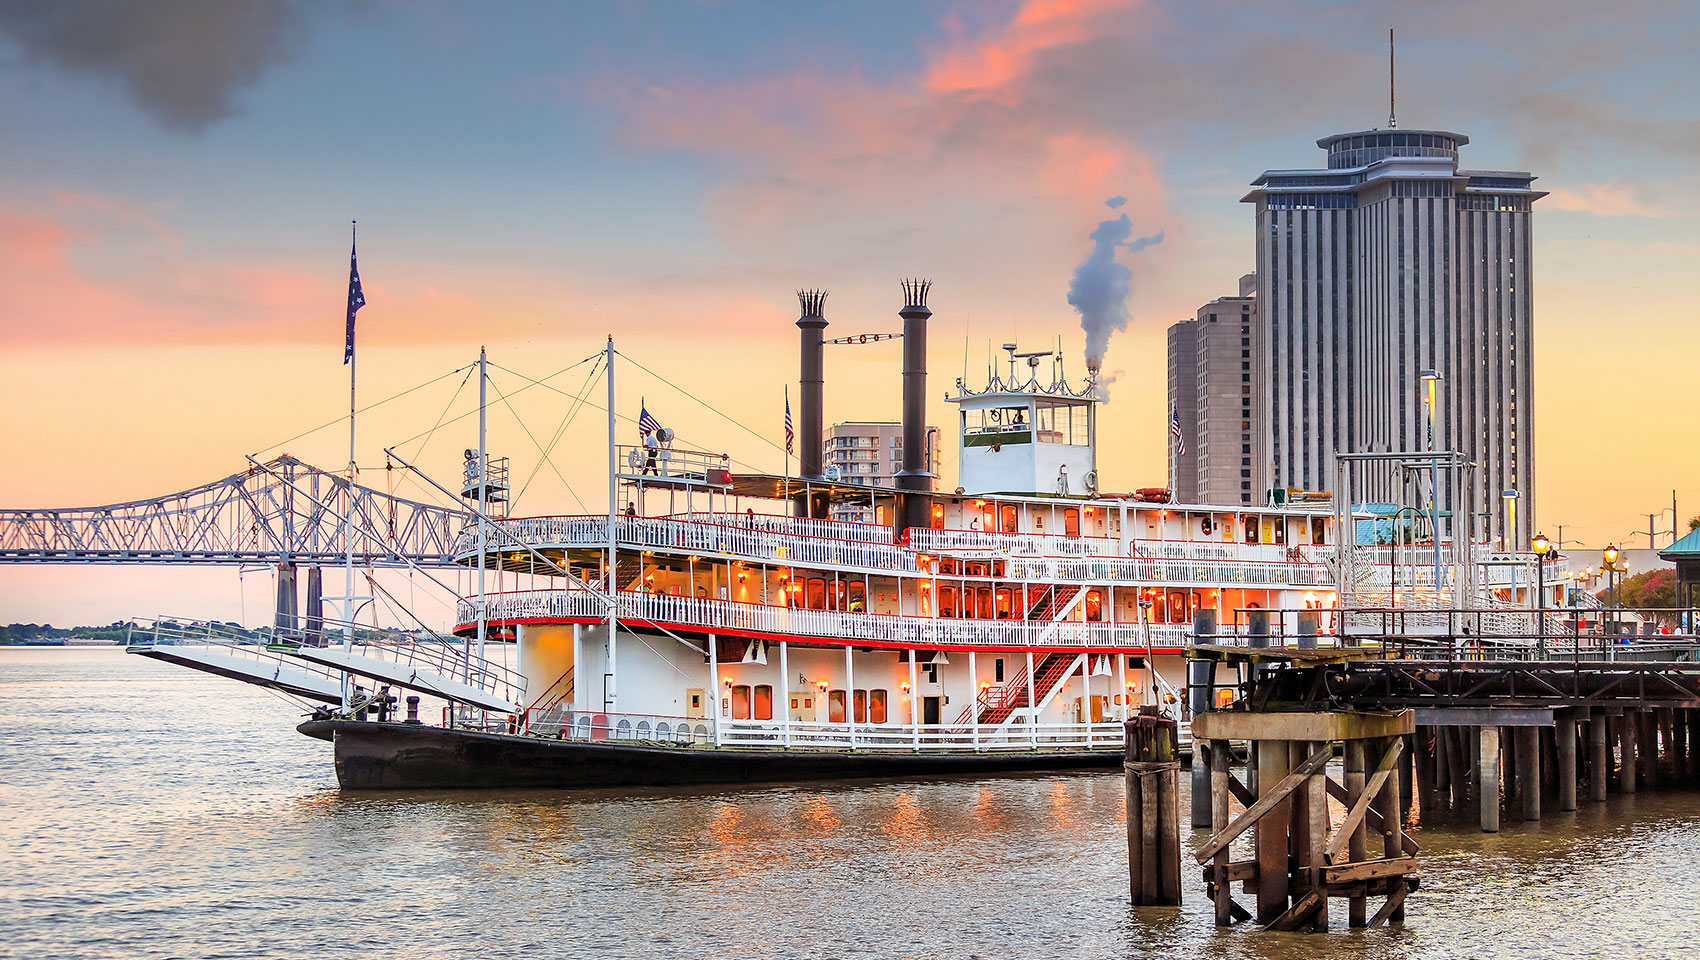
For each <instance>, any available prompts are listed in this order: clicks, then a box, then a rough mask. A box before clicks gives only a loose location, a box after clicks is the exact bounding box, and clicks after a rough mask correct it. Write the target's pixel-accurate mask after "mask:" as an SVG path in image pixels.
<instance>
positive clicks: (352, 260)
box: [342, 230, 366, 366]
mask: <svg viewBox="0 0 1700 960" xmlns="http://www.w3.org/2000/svg"><path fill="white" fill-rule="evenodd" d="M349 233H350V240H349V247H348V340H347V342H346V343H345V344H344V345H343V348H342V362H343V364H344V365H345V366H346V365H347V364H349V363H352V362H353V360H354V314H355V312H356V311H358V310H359V309H360V308H361V307H364V306H365V305H366V294H365V293H364V292H362V291H361V289H360V264H359V263H358V261H357V259H356V257H355V243H354V238H353V231H352V230H350V231H349Z"/></svg>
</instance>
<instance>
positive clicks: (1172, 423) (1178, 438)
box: [1169, 406, 1186, 457]
mask: <svg viewBox="0 0 1700 960" xmlns="http://www.w3.org/2000/svg"><path fill="white" fill-rule="evenodd" d="M1169 433H1170V434H1172V435H1173V436H1174V438H1175V453H1177V454H1179V455H1180V456H1183V457H1184V456H1186V436H1185V435H1184V434H1182V433H1181V408H1180V407H1178V406H1170V407H1169Z"/></svg>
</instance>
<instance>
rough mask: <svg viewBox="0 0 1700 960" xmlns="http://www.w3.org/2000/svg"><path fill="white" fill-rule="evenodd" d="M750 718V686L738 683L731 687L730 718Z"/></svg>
mask: <svg viewBox="0 0 1700 960" xmlns="http://www.w3.org/2000/svg"><path fill="white" fill-rule="evenodd" d="M749 718H750V688H749V687H748V686H745V685H744V684H739V685H737V686H735V687H733V688H732V719H734V720H748V719H749Z"/></svg>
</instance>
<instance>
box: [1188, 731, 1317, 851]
mask: <svg viewBox="0 0 1700 960" xmlns="http://www.w3.org/2000/svg"><path fill="white" fill-rule="evenodd" d="M1333 756H1334V745H1333V744H1332V743H1326V744H1323V746H1322V749H1320V750H1318V751H1316V752H1315V753H1313V754H1311V755H1310V758H1309V759H1307V760H1306V761H1305V762H1304V763H1301V764H1299V767H1298V769H1297V770H1294V771H1293V772H1292V773H1289V774H1287V776H1286V777H1284V778H1283V779H1282V780H1281V782H1280V783H1277V784H1276V785H1275V788H1274V789H1273V790H1271V791H1269V792H1268V793H1266V794H1264V795H1263V796H1261V797H1259V798H1258V800H1257V802H1256V803H1254V804H1252V805H1251V806H1250V807H1248V808H1247V809H1246V810H1245V811H1244V812H1242V813H1241V814H1240V815H1239V816H1238V817H1235V818H1234V821H1233V822H1232V823H1230V824H1228V825H1227V826H1226V827H1224V828H1222V831H1221V832H1220V833H1218V834H1216V835H1215V836H1213V837H1211V838H1210V839H1209V841H1208V842H1206V843H1205V844H1204V846H1202V847H1199V848H1198V852H1197V853H1196V854H1194V855H1193V856H1194V859H1196V860H1197V861H1198V862H1199V863H1200V864H1202V863H1204V862H1205V861H1207V860H1209V859H1210V858H1211V857H1214V856H1215V855H1216V853H1217V851H1220V850H1222V849H1224V848H1226V847H1227V846H1228V844H1230V843H1233V842H1234V838H1235V837H1238V836H1239V835H1240V834H1242V833H1244V832H1245V831H1246V828H1247V827H1250V826H1251V825H1252V824H1254V823H1256V822H1257V821H1258V820H1260V819H1262V817H1263V815H1264V814H1266V813H1268V812H1269V811H1270V810H1273V809H1274V808H1275V805H1276V804H1278V803H1280V802H1281V801H1282V800H1285V799H1287V797H1288V795H1290V794H1291V793H1292V792H1293V791H1294V790H1297V789H1298V788H1299V785H1300V784H1302V783H1304V782H1305V780H1306V779H1307V778H1308V777H1309V776H1310V775H1311V774H1313V773H1315V772H1316V771H1318V770H1321V769H1322V768H1323V767H1324V766H1327V764H1328V761H1329V759H1330V758H1331V757H1333Z"/></svg>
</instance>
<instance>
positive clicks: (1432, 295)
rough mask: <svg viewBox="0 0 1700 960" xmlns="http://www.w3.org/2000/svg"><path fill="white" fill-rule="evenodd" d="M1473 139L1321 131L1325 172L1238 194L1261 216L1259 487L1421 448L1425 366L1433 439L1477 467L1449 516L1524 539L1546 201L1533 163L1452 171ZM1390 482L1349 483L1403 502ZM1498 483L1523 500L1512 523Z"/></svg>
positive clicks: (1322, 482)
mask: <svg viewBox="0 0 1700 960" xmlns="http://www.w3.org/2000/svg"><path fill="white" fill-rule="evenodd" d="M1468 142H1469V139H1468V138H1466V137H1464V136H1461V135H1459V134H1456V133H1446V132H1443V131H1438V130H1396V129H1389V130H1369V131H1364V132H1362V133H1348V134H1341V135H1338V136H1332V137H1325V138H1323V139H1321V140H1318V141H1317V146H1319V147H1321V148H1322V149H1324V150H1325V151H1327V156H1328V166H1327V168H1326V169H1322V170H1269V171H1265V172H1264V174H1263V175H1262V176H1260V177H1258V178H1257V179H1256V180H1255V181H1253V183H1252V190H1251V192H1250V193H1248V194H1246V196H1245V197H1244V202H1246V203H1253V204H1256V209H1257V216H1256V222H1257V277H1258V289H1257V299H1258V304H1259V306H1260V308H1261V322H1260V323H1259V324H1257V325H1256V329H1257V331H1258V333H1259V334H1260V336H1259V337H1254V338H1253V339H1254V346H1253V350H1252V352H1253V355H1254V356H1256V357H1258V358H1259V362H1260V364H1261V366H1262V372H1263V375H1264V376H1263V383H1262V384H1261V385H1260V389H1259V393H1260V396H1259V397H1258V398H1257V399H1258V401H1259V402H1261V403H1262V404H1264V405H1266V407H1267V409H1268V427H1267V434H1266V439H1267V442H1268V457H1269V460H1270V470H1271V476H1270V485H1271V486H1296V487H1304V488H1308V489H1332V488H1333V487H1334V486H1335V485H1336V480H1335V461H1334V455H1335V453H1336V452H1346V451H1355V452H1385V451H1401V450H1426V449H1428V448H1429V439H1428V419H1427V412H1426V406H1425V402H1424V398H1425V396H1426V385H1425V383H1424V380H1423V376H1424V372H1425V371H1434V372H1435V373H1437V374H1438V375H1439V378H1440V380H1439V383H1438V385H1437V386H1438V390H1437V393H1438V397H1439V399H1438V402H1437V404H1436V407H1437V416H1436V418H1435V419H1436V422H1435V429H1434V434H1435V435H1434V441H1433V447H1434V448H1435V449H1437V450H1456V451H1458V452H1459V453H1462V454H1463V455H1464V456H1465V457H1466V458H1467V459H1469V460H1471V461H1473V462H1474V463H1475V464H1476V467H1475V468H1474V470H1473V471H1470V472H1469V474H1468V475H1467V476H1466V477H1465V478H1463V482H1464V483H1467V487H1466V489H1468V490H1470V491H1471V492H1470V494H1469V496H1468V502H1467V505H1465V506H1463V507H1461V508H1456V509H1458V510H1459V513H1460V514H1461V513H1463V512H1466V511H1467V512H1470V513H1474V514H1477V515H1483V514H1485V515H1486V521H1487V522H1486V525H1485V526H1484V525H1483V524H1482V523H1480V522H1475V523H1472V524H1471V528H1470V529H1471V532H1473V533H1474V534H1475V535H1476V536H1477V537H1478V538H1481V537H1486V536H1493V537H1500V536H1505V535H1506V534H1507V533H1509V535H1510V541H1511V542H1512V543H1513V544H1526V543H1527V542H1528V538H1529V534H1530V532H1531V531H1532V529H1533V524H1534V510H1533V509H1532V506H1533V502H1534V490H1535V477H1534V456H1533V454H1534V431H1533V424H1532V421H1531V416H1530V414H1531V410H1532V402H1533V399H1534V395H1533V377H1532V375H1533V368H1532V362H1531V361H1532V353H1531V346H1532V343H1531V318H1532V310H1531V305H1530V301H1531V292H1532V283H1531V277H1532V270H1531V256H1530V248H1531V243H1530V208H1531V205H1532V204H1533V202H1534V201H1535V200H1538V199H1539V198H1541V197H1543V196H1545V195H1546V194H1545V193H1542V192H1540V191H1537V190H1534V189H1533V188H1532V186H1531V183H1532V181H1533V180H1534V179H1535V178H1534V176H1533V175H1531V174H1528V173H1517V172H1510V171H1496V170H1464V169H1460V168H1459V166H1458V148H1459V147H1461V146H1463V145H1465V144H1467V143H1468ZM1397 474H1398V471H1396V470H1393V469H1383V470H1364V471H1361V472H1359V478H1358V481H1357V482H1356V483H1355V484H1354V489H1353V490H1351V491H1348V493H1349V495H1350V497H1351V498H1352V500H1353V502H1363V501H1365V500H1377V501H1400V500H1402V499H1403V500H1405V502H1412V499H1411V498H1410V497H1409V496H1408V495H1407V494H1406V492H1405V490H1406V488H1405V487H1404V486H1403V484H1402V482H1401V480H1400V478H1399V476H1398V475H1397ZM1441 488H1442V508H1443V509H1445V510H1448V511H1451V510H1454V509H1455V505H1454V504H1452V503H1451V502H1449V499H1450V498H1448V497H1447V495H1446V491H1447V490H1448V489H1449V488H1450V484H1449V483H1448V482H1447V481H1446V480H1445V478H1442V482H1441ZM1505 491H1517V493H1518V495H1519V499H1518V506H1517V508H1516V510H1515V513H1516V523H1515V529H1512V530H1509V531H1508V530H1507V514H1508V513H1509V512H1510V511H1508V509H1507V506H1506V502H1505V498H1504V495H1503V494H1504V492H1505ZM1335 492H1336V494H1337V495H1338V494H1339V493H1340V491H1335ZM1416 496H1417V497H1418V498H1420V497H1421V496H1422V494H1420V493H1418V494H1416ZM1473 519H1475V518H1473ZM1444 527H1445V525H1443V528H1444ZM1463 532H1465V531H1464V530H1462V529H1461V530H1459V533H1463Z"/></svg>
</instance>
